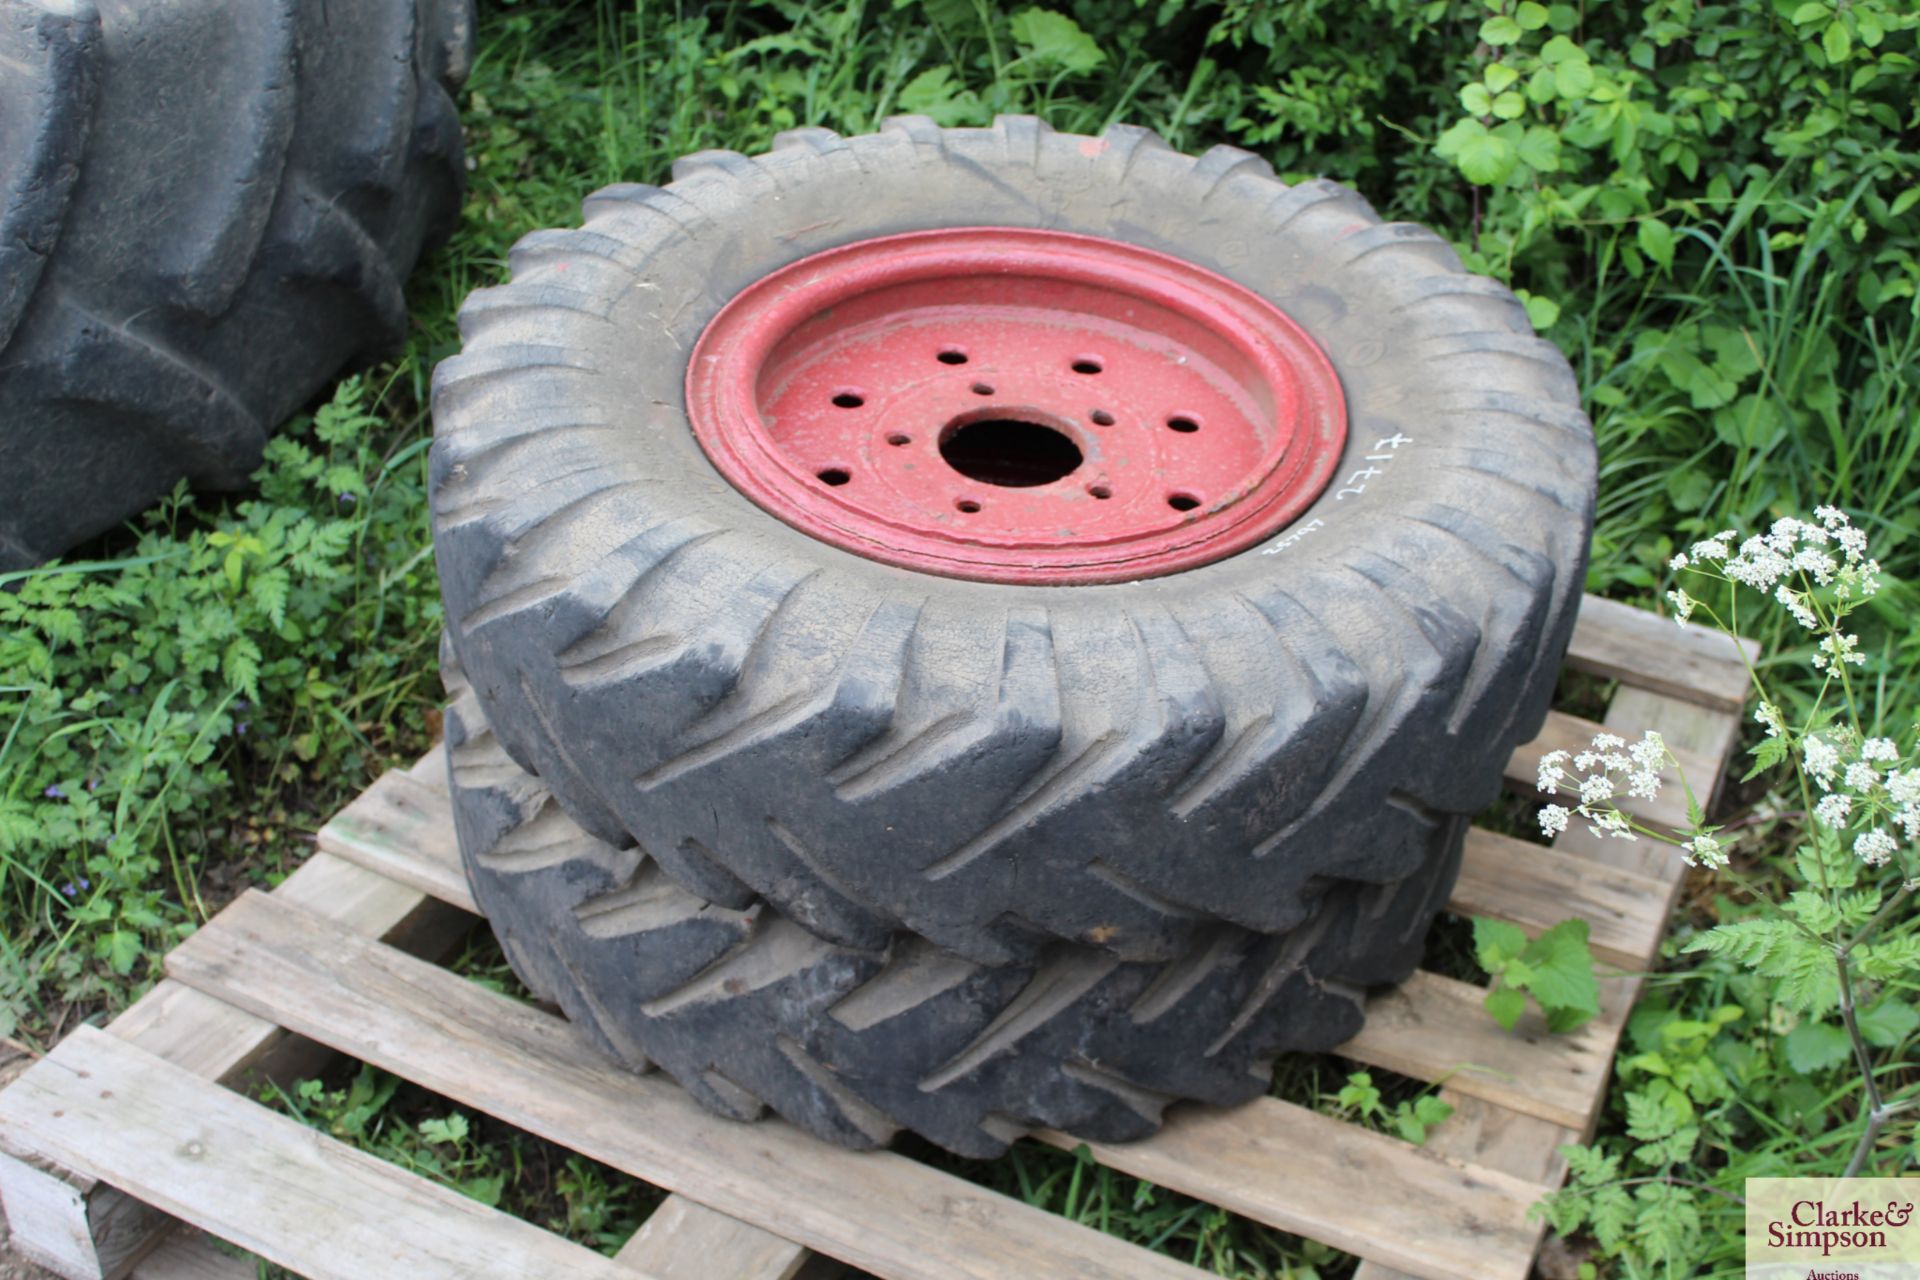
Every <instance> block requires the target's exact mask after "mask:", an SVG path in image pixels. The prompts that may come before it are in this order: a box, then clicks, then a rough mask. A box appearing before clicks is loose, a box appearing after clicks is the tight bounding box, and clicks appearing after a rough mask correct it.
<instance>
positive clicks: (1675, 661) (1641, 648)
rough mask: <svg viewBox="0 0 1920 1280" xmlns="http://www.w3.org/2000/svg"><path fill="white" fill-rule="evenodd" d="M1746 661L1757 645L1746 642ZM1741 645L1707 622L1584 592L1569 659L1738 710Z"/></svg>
mask: <svg viewBox="0 0 1920 1280" xmlns="http://www.w3.org/2000/svg"><path fill="white" fill-rule="evenodd" d="M1745 647H1746V652H1747V655H1748V660H1749V661H1750V660H1751V659H1752V657H1753V655H1755V654H1757V653H1758V652H1759V646H1758V645H1757V644H1755V643H1753V642H1752V641H1748V642H1746V646H1745ZM1740 654H1741V648H1740V646H1739V645H1737V644H1736V643H1735V642H1734V641H1733V640H1732V639H1731V638H1730V637H1728V636H1727V635H1725V634H1724V633H1722V632H1719V631H1715V630H1714V629H1713V628H1711V627H1703V626H1698V625H1696V624H1693V623H1688V624H1686V625H1675V624H1674V622H1672V621H1671V620H1670V619H1667V618H1662V617H1661V616H1660V615H1658V614H1655V613H1649V612H1647V611H1646V610H1645V609H1636V608H1634V607H1633V606H1632V605H1629V604H1621V603H1620V602H1619V601H1617V600H1608V599H1605V598H1603V597H1601V596H1587V597H1585V598H1584V599H1582V600H1581V602H1580V617H1579V618H1578V619H1577V620H1576V621H1575V623H1574V627H1573V642H1572V643H1571V644H1570V645H1568V647H1567V665H1568V666H1570V667H1575V668H1578V669H1579V670H1581V671H1590V672H1592V673H1594V674H1595V675H1601V676H1606V677H1608V678H1609V679H1613V680H1619V681H1622V682H1623V683H1627V684H1632V685H1637V686H1639V687H1640V688H1642V689H1648V690H1651V691H1653V692H1655V693H1663V694H1666V695H1667V696H1668V697H1672V698H1679V699H1682V700H1684V701H1687V702H1697V703H1700V704H1702V705H1704V706H1708V707H1712V708H1714V709H1715V710H1719V711H1732V712H1734V713H1736V714H1737V713H1738V712H1739V710H1740V707H1741V705H1742V704H1743V703H1744V702H1745V700H1746V697H1747V693H1748V691H1749V686H1748V683H1747V668H1746V664H1745V662H1743V661H1742V660H1741V656H1740Z"/></svg>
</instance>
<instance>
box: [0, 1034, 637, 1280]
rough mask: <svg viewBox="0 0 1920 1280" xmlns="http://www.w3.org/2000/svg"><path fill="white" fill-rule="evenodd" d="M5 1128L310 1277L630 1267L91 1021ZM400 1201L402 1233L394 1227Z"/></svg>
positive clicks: (13, 1090)
mask: <svg viewBox="0 0 1920 1280" xmlns="http://www.w3.org/2000/svg"><path fill="white" fill-rule="evenodd" d="M0 1124H4V1125H5V1126H6V1127H7V1130H8V1132H9V1133H10V1134H12V1135H13V1137H14V1139H15V1140H16V1141H18V1142H21V1143H24V1144H27V1145H29V1146H31V1147H32V1148H33V1149H34V1150H35V1152H36V1153H37V1154H39V1155H41V1156H43V1157H45V1158H47V1159H50V1160H56V1161H58V1162H60V1163H61V1164H62V1165H65V1166H66V1167H68V1168H73V1169H80V1170H83V1171H85V1172H87V1173H88V1174H90V1175H91V1176H93V1177H96V1178H106V1177H111V1178H112V1179H113V1180H114V1182H115V1184H116V1185H119V1186H121V1187H123V1188H125V1189H126V1190H128V1191H129V1192H131V1193H133V1194H134V1195H137V1196H139V1197H140V1198H141V1199H142V1200H144V1201H145V1202H147V1203H149V1204H153V1205H157V1206H159V1207H160V1208H162V1209H165V1210H166V1211H167V1212H169V1213H171V1214H173V1215H175V1216H176V1217H179V1218H182V1219H184V1220H185V1221H188V1222H192V1223H194V1224H196V1225H199V1226H202V1227H206V1228H209V1229H213V1230H217V1231H219V1232H220V1233H221V1235H222V1236H224V1237H226V1238H228V1239H230V1240H232V1241H233V1242H234V1243H235V1244H238V1245H239V1246H241V1247H242V1248H244V1249H247V1250H249V1251H251V1252H253V1253H257V1254H259V1255H260V1256H262V1257H265V1258H268V1259H271V1260H272V1261H274V1262H278V1263H279V1264H280V1265H282V1266H284V1267H288V1268H291V1269H293V1270H295V1271H298V1272H300V1273H301V1274H302V1275H305V1276H307V1277H308V1278H309V1280H366V1277H367V1276H370V1275H379V1274H387V1275H391V1274H395V1272H396V1269H398V1270H399V1271H400V1273H401V1274H409V1275H419V1276H438V1275H473V1276H480V1275H550V1276H558V1275H565V1276H569V1277H578V1278H579V1280H634V1275H635V1273H633V1272H632V1271H630V1270H628V1269H626V1268H622V1267H619V1266H616V1265H615V1264H614V1263H613V1262H612V1261H611V1260H610V1259H607V1258H603V1257H601V1256H600V1255H599V1254H597V1253H593V1252H592V1251H590V1250H588V1249H584V1248H582V1247H581V1246H579V1245H577V1244H573V1243H570V1242H569V1241H566V1240H563V1239H561V1238H560V1237H559V1236H556V1235H554V1234H553V1233H552V1232H550V1231H545V1230H542V1229H541V1228H539V1227H535V1226H530V1225H528V1224H527V1223H524V1222H521V1221H520V1220H519V1219H517V1218H512V1217H509V1216H508V1215H506V1214H504V1213H501V1212H499V1211H498V1210H495V1209H489V1208H487V1207H486V1206H484V1205H482V1204H480V1203H479V1202H478V1201H475V1200H470V1199H468V1198H467V1197H465V1196H462V1195H460V1194H458V1193H457V1192H453V1191H449V1190H447V1189H446V1188H444V1187H440V1186H438V1185H436V1184H434V1183H431V1182H428V1181H427V1180H426V1179H424V1178H421V1177H419V1176H418V1175H416V1174H411V1173H407V1172H405V1171H404V1170H401V1169H399V1168H396V1167H395V1166H393V1165H390V1164H388V1163H387V1162H386V1161H384V1160H381V1159H379V1158H378V1157H375V1156H370V1155H367V1154H366V1153H364V1152H360V1151H356V1150H354V1149H353V1148H351V1147H349V1146H347V1145H346V1144H344V1143H342V1142H339V1141H337V1140H336V1139H333V1138H330V1137H327V1136H326V1135H324V1134H321V1133H316V1132H315V1131H314V1130H312V1129H309V1128H307V1127H306V1126H305V1125H302V1124H300V1123H298V1122H297V1121H294V1120H289V1119H287V1118H286V1117H284V1116H279V1115H275V1114H274V1113H273V1112H271V1111H268V1110H267V1109H266V1108H264V1107H261V1106H258V1105H257V1104H255V1103H252V1102H249V1101H247V1100H246V1099H244V1098H242V1097H240V1096H238V1095H237V1094H234V1093H230V1092H228V1091H227V1090H225V1089H223V1088H221V1087H220V1086H219V1085H216V1084H213V1083H211V1082H209V1081H207V1080H204V1079H202V1078H201V1077H199V1076H197V1075H194V1074H193V1073H191V1072H188V1071H183V1070H181V1069H180V1068H179V1067H176V1066H173V1065H171V1064H169V1063H167V1062H165V1061H164V1060H162V1059H160V1058H156V1057H154V1056H153V1055H152V1054H150V1053H144V1052H142V1051H141V1050H139V1049H136V1048H134V1047H133V1046H132V1045H130V1044H128V1043H127V1042H126V1041H124V1040H122V1039H120V1038H119V1037H118V1036H110V1035H108V1034H106V1033H105V1032H103V1031H96V1030H94V1029H93V1028H91V1027H82V1028H80V1029H79V1030H77V1031H75V1032H74V1033H73V1034H72V1035H70V1036H68V1037H67V1038H66V1039H65V1040H63V1041H61V1042H60V1044H59V1045H58V1046H56V1047H55V1048H54V1051H53V1052H52V1053H51V1054H49V1055H47V1057H46V1058H44V1059H43V1060H41V1061H40V1062H37V1063H35V1064H34V1065H33V1066H32V1067H30V1068H28V1070H27V1071H26V1072H25V1073H23V1074H22V1075H21V1077H20V1078H19V1079H18V1080H16V1081H15V1082H14V1083H13V1084H12V1085H11V1086H10V1087H9V1088H8V1089H7V1090H6V1091H5V1092H4V1093H0ZM403 1206H404V1207H405V1208H407V1209H409V1210H411V1212H409V1213H408V1215H407V1221H408V1224H409V1226H408V1230H407V1231H405V1232H395V1231H392V1230H389V1229H388V1223H389V1221H390V1220H391V1218H392V1216H393V1214H394V1212H395V1210H396V1208H399V1207H403Z"/></svg>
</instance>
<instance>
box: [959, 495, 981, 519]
mask: <svg viewBox="0 0 1920 1280" xmlns="http://www.w3.org/2000/svg"><path fill="white" fill-rule="evenodd" d="M953 506H954V509H955V510H956V511H959V512H961V513H962V514H964V515H972V514H973V513H974V512H976V511H978V510H979V509H980V504H979V503H977V502H975V501H974V500H973V499H972V498H962V499H960V500H959V501H958V502H956V503H954V504H953Z"/></svg>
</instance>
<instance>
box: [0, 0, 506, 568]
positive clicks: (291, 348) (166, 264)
mask: <svg viewBox="0 0 1920 1280" xmlns="http://www.w3.org/2000/svg"><path fill="white" fill-rule="evenodd" d="M472 27H473V21H472V0H173V2H170V3H166V4H132V3H108V2H107V0H0V570H6V569H14V568H20V567H23V566H26V565H30V564H33V563H36V562H38V561H40V560H42V559H45V558H47V557H49V556H52V555H57V554H59V553H60V552H62V551H64V550H66V549H67V548H69V547H71V546H73V545H74V544H75V543H77V542H79V541H81V540H82V539H84V538H87V537H90V536H92V535H94V534H98V533H101V532H103V531H105V530H107V529H110V528H112V527H113V526H114V525H115V524H116V523H118V522H119V521H121V520H123V519H125V518H126V517H128V516H130V515H133V514H134V513H136V512H138V511H140V510H141V509H142V508H144V507H146V506H147V505H149V504H150V503H152V502H153V501H154V500H155V499H157V498H159V497H161V496H162V495H164V494H165V493H166V492H167V491H168V490H169V489H171V488H172V487H173V486H174V484H175V483H176V482H177V481H179V480H181V479H183V478H184V479H187V480H189V481H191V482H192V483H193V484H195V485H196V486H201V487H207V488H215V489H237V488H242V487H244V486H245V485H246V484H247V478H248V476H249V475H250V474H251V473H252V472H253V470H254V469H255V468H256V467H257V466H259V463H260V455H261V450H262V448H263V446H264V445H265V443H266V439H267V436H268V433H269V432H270V431H271V430H272V429H273V428H274V427H275V426H276V425H278V423H279V422H280V421H281V420H283V419H284V418H286V417H287V416H288V415H290V414H292V413H294V412H296V411H298V410H299V409H300V408H301V406H303V405H304V404H305V403H306V402H307V401H308V400H309V399H310V398H311V397H312V396H313V395H314V394H315V393H316V392H318V391H319V390H320V389H321V388H322V387H323V386H324V385H325V384H326V382H327V381H328V380H330V379H331V378H332V377H333V376H334V375H335V374H337V373H338V372H339V371H340V369H341V368H342V367H344V366H346V365H349V364H352V363H357V362H364V361H367V360H371V359H374V358H376V357H379V356H383V355H386V354H389V353H390V352H392V351H393V350H396V349H397V348H398V347H399V346H400V344H401V341H402V339H403V338H404V337H405V335H406V326H407V311H406V304H405V299H404V297H403V296H402V292H401V284H402V282H403V281H404V280H405V279H406V276H407V273H408V272H409V271H410V270H412V268H413V265H414V261H415V259H416V258H417V257H418V256H419V255H420V253H421V251H422V249H423V248H424V247H425V246H428V245H430V244H433V243H435V242H437V241H439V240H442V239H444V238H445V237H446V236H447V234H448V233H449V232H450V231H451V230H452V228H453V225H454V223H455V220H456V219H457V217H458V215H459V208H460V197H461V188H462V180H463V178H464V176H465V168H464V159H463V152H462V147H461V136H460V121H459V117H458V114H457V112H456V110H455V107H454V102H453V96H452V95H453V93H454V92H455V91H456V90H457V89H458V87H459V85H460V83H461V82H462V81H463V80H464V79H465V78H466V73H467V66H468V62H469V60H470V56H471V48H472V40H473V30H472Z"/></svg>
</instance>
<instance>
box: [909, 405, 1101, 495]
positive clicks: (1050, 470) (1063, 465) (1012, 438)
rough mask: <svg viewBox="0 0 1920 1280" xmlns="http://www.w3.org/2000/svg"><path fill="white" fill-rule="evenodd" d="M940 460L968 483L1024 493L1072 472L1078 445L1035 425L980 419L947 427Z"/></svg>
mask: <svg viewBox="0 0 1920 1280" xmlns="http://www.w3.org/2000/svg"><path fill="white" fill-rule="evenodd" d="M940 456H941V457H942V458H944V459H946V462H947V465H948V466H950V467H952V468H953V469H954V470H955V471H958V472H959V473H960V474H961V475H963V476H965V477H967V479H969V480H977V481H979V482H980V483H981V484H995V485H1000V486H1002V487H1004V488H1009V489H1030V488H1032V487H1033V486H1035V485H1042V484H1051V483H1053V482H1054V481H1055V480H1058V479H1060V478H1061V477H1062V476H1067V475H1071V474H1073V472H1074V470H1075V469H1076V468H1078V467H1079V465H1080V463H1081V461H1082V460H1083V458H1082V455H1081V453H1080V446H1079V445H1077V444H1075V443H1074V442H1073V441H1072V440H1071V439H1069V438H1068V437H1067V436H1066V435H1065V434H1063V433H1061V432H1059V431H1056V430H1054V429H1053V428H1052V427H1047V426H1042V425H1041V424H1040V423H1038V422H1022V421H1020V420H1019V419H1018V418H986V419H983V420H981V421H978V422H963V423H961V424H959V425H958V426H954V427H949V428H948V429H947V431H946V433H945V435H944V436H943V437H942V439H941V441H940Z"/></svg>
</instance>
